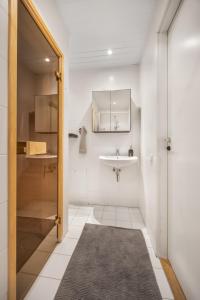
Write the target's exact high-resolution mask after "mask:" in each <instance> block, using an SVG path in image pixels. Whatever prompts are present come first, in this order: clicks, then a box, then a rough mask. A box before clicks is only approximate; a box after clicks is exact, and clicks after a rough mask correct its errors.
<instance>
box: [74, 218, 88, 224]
mask: <svg viewBox="0 0 200 300" xmlns="http://www.w3.org/2000/svg"><path fill="white" fill-rule="evenodd" d="M87 219H88V217H74V219H73V220H72V222H71V224H72V225H84V224H85V223H86V222H87Z"/></svg>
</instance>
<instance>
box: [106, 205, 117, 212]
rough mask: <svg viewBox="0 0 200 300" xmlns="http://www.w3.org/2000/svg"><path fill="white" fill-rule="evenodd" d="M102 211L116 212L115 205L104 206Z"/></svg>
mask: <svg viewBox="0 0 200 300" xmlns="http://www.w3.org/2000/svg"><path fill="white" fill-rule="evenodd" d="M103 211H104V212H113V213H116V207H114V206H104V209H103Z"/></svg>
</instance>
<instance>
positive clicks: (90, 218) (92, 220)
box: [87, 217, 102, 225]
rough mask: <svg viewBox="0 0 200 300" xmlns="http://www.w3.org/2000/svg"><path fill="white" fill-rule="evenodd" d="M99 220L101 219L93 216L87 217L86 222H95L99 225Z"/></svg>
mask: <svg viewBox="0 0 200 300" xmlns="http://www.w3.org/2000/svg"><path fill="white" fill-rule="evenodd" d="M101 220H102V219H99V220H98V219H97V218H95V217H89V218H88V220H87V223H89V224H96V225H98V224H99V225H101Z"/></svg>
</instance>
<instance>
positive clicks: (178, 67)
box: [168, 0, 200, 300]
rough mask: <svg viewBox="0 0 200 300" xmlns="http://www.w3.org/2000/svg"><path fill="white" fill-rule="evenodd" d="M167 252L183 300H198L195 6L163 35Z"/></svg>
mask: <svg viewBox="0 0 200 300" xmlns="http://www.w3.org/2000/svg"><path fill="white" fill-rule="evenodd" d="M168 135H169V137H171V141H172V143H171V151H169V152H168V205H169V211H168V213H169V215H168V253H169V260H170V262H171V263H172V266H173V268H174V270H175V272H176V275H177V277H178V279H179V281H180V283H181V285H182V287H183V289H184V292H185V294H186V297H187V299H189V300H190V299H191V300H199V299H200V1H199V0H185V1H183V4H182V6H181V7H180V10H179V13H178V14H177V16H176V18H175V20H174V22H173V24H172V26H171V28H170V31H169V35H168Z"/></svg>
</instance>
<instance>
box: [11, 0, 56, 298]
mask: <svg viewBox="0 0 200 300" xmlns="http://www.w3.org/2000/svg"><path fill="white" fill-rule="evenodd" d="M57 72H58V57H57V56H56V54H55V53H54V51H53V49H52V48H51V46H50V45H49V43H48V41H47V40H46V39H45V37H44V36H43V34H42V33H41V31H40V30H39V28H38V27H37V25H36V23H35V22H34V20H33V19H32V17H31V16H30V14H29V13H28V11H27V10H26V8H25V7H24V5H23V4H22V3H21V1H19V2H18V82H17V89H18V94H17V270H16V271H17V298H18V299H23V297H24V296H25V294H26V292H27V291H28V289H29V288H30V286H31V285H32V283H33V282H34V280H35V279H36V277H37V276H38V274H39V273H40V271H41V269H42V267H43V266H44V264H45V262H46V261H47V259H48V257H49V255H50V254H51V252H52V250H53V249H54V248H55V245H56V243H57V225H56V223H57V222H56V218H57V210H58V106H59V103H58V83H57V80H56V73H57Z"/></svg>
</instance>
